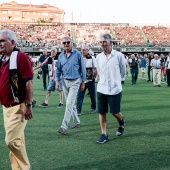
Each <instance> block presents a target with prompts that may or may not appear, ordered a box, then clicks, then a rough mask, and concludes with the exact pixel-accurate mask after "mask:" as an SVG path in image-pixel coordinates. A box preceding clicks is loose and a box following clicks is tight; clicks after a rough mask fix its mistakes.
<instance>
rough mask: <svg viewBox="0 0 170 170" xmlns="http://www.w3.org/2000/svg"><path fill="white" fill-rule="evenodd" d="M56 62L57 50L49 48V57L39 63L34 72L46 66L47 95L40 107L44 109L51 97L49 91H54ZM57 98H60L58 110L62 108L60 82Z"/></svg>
mask: <svg viewBox="0 0 170 170" xmlns="http://www.w3.org/2000/svg"><path fill="white" fill-rule="evenodd" d="M57 60H58V55H57V49H56V47H52V48H51V56H50V57H47V58H46V60H45V61H44V62H43V63H41V64H40V65H39V66H37V67H35V68H34V70H36V69H39V68H40V67H43V66H44V65H46V64H48V72H49V77H50V81H49V84H48V88H47V93H46V97H45V102H44V103H42V104H41V105H39V106H41V107H43V108H46V107H48V101H49V98H50V95H51V91H55V70H56V65H57ZM59 85H60V86H59V87H60V88H59V89H58V91H59V96H60V103H59V104H58V106H57V107H58V108H61V107H63V87H62V80H60V82H59Z"/></svg>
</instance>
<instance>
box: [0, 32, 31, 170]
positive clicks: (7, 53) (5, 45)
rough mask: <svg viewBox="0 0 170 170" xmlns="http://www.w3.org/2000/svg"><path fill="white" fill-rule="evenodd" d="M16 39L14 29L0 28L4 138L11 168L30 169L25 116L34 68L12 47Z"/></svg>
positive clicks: (28, 111)
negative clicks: (25, 136)
mask: <svg viewBox="0 0 170 170" xmlns="http://www.w3.org/2000/svg"><path fill="white" fill-rule="evenodd" d="M16 43H17V37H16V35H15V33H14V32H13V31H11V30H1V31H0V52H1V53H3V56H2V57H1V61H0V103H1V105H3V116H4V127H5V132H6V136H5V142H6V144H7V146H8V148H9V150H10V161H11V167H12V170H19V169H20V170H30V169H31V166H30V163H29V160H28V157H27V152H26V147H25V138H24V129H25V126H26V124H27V120H29V119H31V118H32V107H31V104H32V86H33V84H32V79H33V71H32V66H31V62H30V60H29V58H28V56H27V55H26V54H25V53H23V52H21V51H19V50H18V49H16V48H15V46H16ZM14 63H16V65H15V64H14ZM11 73H12V74H11ZM13 73H14V74H13Z"/></svg>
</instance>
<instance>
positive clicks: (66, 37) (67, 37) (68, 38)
mask: <svg viewBox="0 0 170 170" xmlns="http://www.w3.org/2000/svg"><path fill="white" fill-rule="evenodd" d="M65 39H67V40H69V41H71V42H72V39H71V38H70V37H69V36H65V37H63V38H62V41H63V40H65Z"/></svg>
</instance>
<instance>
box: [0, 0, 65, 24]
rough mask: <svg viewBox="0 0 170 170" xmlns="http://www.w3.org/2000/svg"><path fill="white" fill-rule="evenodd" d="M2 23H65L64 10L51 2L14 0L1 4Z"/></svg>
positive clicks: (0, 19) (0, 20) (0, 17)
mask: <svg viewBox="0 0 170 170" xmlns="http://www.w3.org/2000/svg"><path fill="white" fill-rule="evenodd" d="M0 23H1V24H4V23H7V24H33V25H36V24H40V23H42V24H46V23H51V24H53V25H54V24H56V23H64V10H60V9H58V8H57V7H55V6H51V5H49V4H46V3H45V4H43V5H32V4H17V2H15V1H12V2H9V3H2V4H1V5H0Z"/></svg>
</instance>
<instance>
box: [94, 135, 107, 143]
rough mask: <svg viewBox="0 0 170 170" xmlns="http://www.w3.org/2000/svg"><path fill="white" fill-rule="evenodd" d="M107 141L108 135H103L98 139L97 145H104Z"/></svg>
mask: <svg viewBox="0 0 170 170" xmlns="http://www.w3.org/2000/svg"><path fill="white" fill-rule="evenodd" d="M108 140H109V139H108V135H105V134H102V135H101V137H100V139H99V140H97V143H105V142H107V141H108Z"/></svg>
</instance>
